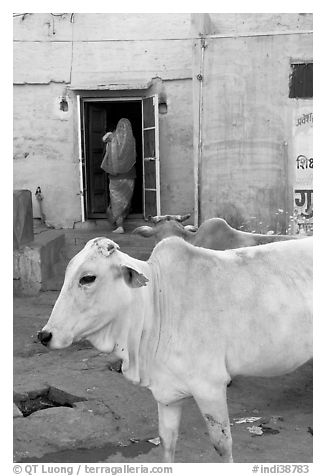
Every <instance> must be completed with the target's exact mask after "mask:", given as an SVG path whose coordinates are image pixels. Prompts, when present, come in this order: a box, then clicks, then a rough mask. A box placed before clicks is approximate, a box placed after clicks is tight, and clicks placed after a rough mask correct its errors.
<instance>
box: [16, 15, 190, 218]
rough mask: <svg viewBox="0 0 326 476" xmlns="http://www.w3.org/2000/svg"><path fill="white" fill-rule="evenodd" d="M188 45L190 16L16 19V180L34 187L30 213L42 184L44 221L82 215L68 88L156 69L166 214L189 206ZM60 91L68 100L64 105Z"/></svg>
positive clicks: (137, 77) (138, 77) (130, 79)
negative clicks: (161, 96) (162, 96)
mask: <svg viewBox="0 0 326 476" xmlns="http://www.w3.org/2000/svg"><path fill="white" fill-rule="evenodd" d="M191 45H192V40H191V37H190V14H79V13H76V14H74V16H73V17H72V16H71V14H65V15H63V16H62V17H61V16H52V15H51V14H49V13H45V14H30V15H27V16H26V17H24V18H23V17H16V18H14V187H15V188H25V189H30V190H31V191H32V194H33V212H34V216H36V217H37V216H39V208H38V203H37V201H36V200H35V197H34V193H35V190H36V187H37V186H40V187H41V189H42V193H43V195H44V200H43V207H44V213H45V216H46V220H47V222H48V223H50V224H52V225H55V226H56V227H70V226H73V223H74V222H76V221H79V220H80V219H81V207H80V197H79V195H78V194H79V188H80V187H79V170H78V128H77V106H76V93H75V92H74V90H70V87H72V88H76V87H80V88H81V89H82V88H83V87H84V88H85V89H87V88H89V87H96V86H97V85H99V86H100V87H101V88H102V87H103V84H104V85H107V84H109V83H118V84H119V83H134V82H143V83H146V82H149V81H150V80H151V79H152V78H154V77H157V76H158V77H160V78H162V80H163V86H164V89H165V92H166V95H167V105H168V112H167V114H165V115H161V116H160V132H161V134H160V159H161V203H162V213H182V212H184V211H188V210H192V209H193V207H194V205H193V162H192V161H193V146H192V135H193V117H192V81H191V78H192V65H191V62H192V56H191ZM138 93H139V91H138ZM142 93H143V94H144V91H142ZM87 94H88V95H89V93H87ZM106 94H108V93H103V92H101V93H99V94H98V95H100V96H102V95H104V96H105V95H106ZM117 95H119V94H117ZM120 95H122V93H121V94H120ZM123 95H125V93H123ZM61 97H65V98H67V100H68V111H66V112H64V111H61V110H60V99H61Z"/></svg>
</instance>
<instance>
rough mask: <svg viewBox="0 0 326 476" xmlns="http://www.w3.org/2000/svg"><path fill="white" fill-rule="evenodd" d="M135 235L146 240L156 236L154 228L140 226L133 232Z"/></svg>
mask: <svg viewBox="0 0 326 476" xmlns="http://www.w3.org/2000/svg"><path fill="white" fill-rule="evenodd" d="M133 233H135V234H136V235H141V236H144V237H145V238H149V237H150V236H153V234H154V228H152V227H151V226H146V225H145V226H138V227H137V228H135V229H134V230H133Z"/></svg>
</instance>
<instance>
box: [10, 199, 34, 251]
mask: <svg viewBox="0 0 326 476" xmlns="http://www.w3.org/2000/svg"><path fill="white" fill-rule="evenodd" d="M13 235H14V236H13V245H14V250H16V249H19V248H20V247H21V246H23V245H25V244H26V243H29V242H31V241H33V239H34V232H33V208H32V194H31V192H30V190H14V195H13Z"/></svg>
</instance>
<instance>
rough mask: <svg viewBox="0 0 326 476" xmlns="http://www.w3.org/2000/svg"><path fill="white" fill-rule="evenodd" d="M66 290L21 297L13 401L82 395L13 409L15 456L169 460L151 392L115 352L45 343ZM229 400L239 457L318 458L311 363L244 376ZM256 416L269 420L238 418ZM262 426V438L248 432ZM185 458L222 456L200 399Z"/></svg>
mask: <svg viewBox="0 0 326 476" xmlns="http://www.w3.org/2000/svg"><path fill="white" fill-rule="evenodd" d="M57 295H58V292H50V291H49V292H43V293H40V295H39V296H36V297H16V298H14V400H15V401H16V402H17V401H18V402H21V401H22V400H24V398H25V400H26V398H27V396H28V392H34V393H31V394H29V396H30V397H35V396H37V395H38V394H40V393H41V392H42V391H43V393H44V392H46V391H48V389H50V390H51V392H52V394H53V395H56V401H60V398H59V397H60V395H61V397H62V395H64V396H65V395H70V396H71V395H73V396H74V397H79V400H82V401H77V402H76V401H75V403H72V406H71V407H67V406H59V407H54V408H48V409H42V410H39V411H36V412H34V413H32V414H31V415H29V416H26V417H24V416H22V414H21V413H20V412H19V411H18V410H17V407H15V406H14V461H16V462H24V461H25V462H65V463H72V462H107V463H111V462H160V461H161V448H160V446H159V445H157V446H156V445H155V444H153V443H151V442H148V441H147V440H149V439H153V438H156V437H157V436H158V430H157V411H156V404H155V401H154V398H153V397H152V395H151V393H150V391H148V390H147V389H144V388H140V387H137V386H134V385H133V384H131V383H130V382H128V381H126V380H125V379H124V377H123V376H122V375H121V374H120V373H118V372H116V371H114V370H110V367H111V366H110V362H109V358H108V356H107V355H105V354H103V353H100V352H98V351H96V350H95V349H93V348H91V346H90V345H88V344H87V343H84V344H78V345H74V346H72V347H71V348H69V349H65V350H63V351H52V352H51V351H48V350H47V349H46V348H44V347H43V346H42V345H41V344H39V343H38V342H37V340H36V333H37V331H38V330H39V329H40V328H41V327H42V326H43V325H44V324H45V323H46V321H47V319H48V317H49V315H50V312H51V308H52V306H53V304H54V302H55V300H56V297H57ZM294 332H295V330H294ZM60 391H61V393H60ZM62 392H66V393H62ZM49 395H50V394H49ZM58 395H59V397H58ZM77 399H78V398H77ZM60 402H61V403H65V398H63V399H62V398H61V401H60ZM228 403H229V413H230V421H231V424H232V427H231V429H232V435H233V455H234V460H235V462H239V463H249V462H250V463H255V462H266V463H274V462H280V463H283V462H284V463H285V462H289V463H290V462H291V463H308V462H312V440H313V438H312V424H313V423H312V421H313V420H312V363H311V362H310V363H308V364H306V365H304V366H303V367H301V368H300V369H298V370H297V371H295V372H293V373H292V374H289V375H286V376H282V377H279V378H269V379H262V378H235V379H234V380H233V383H232V385H231V387H230V388H229V389H228ZM248 417H257V418H258V417H259V418H260V419H259V420H257V421H255V422H244V423H238V421H239V419H240V418H248ZM240 421H241V420H240ZM259 425H263V429H264V433H263V434H262V435H256V434H253V433H251V432H250V431H249V429H248V428H250V427H252V426H259ZM176 462H200V463H204V462H219V457H218V455H216V454H215V451H214V450H213V448H212V446H211V444H210V441H209V438H208V434H207V431H206V427H205V425H204V422H203V420H202V417H201V415H200V413H199V410H198V409H197V407H196V404H195V402H194V401H193V400H192V399H189V400H187V401H186V402H185V404H184V411H183V416H182V422H181V429H180V435H179V440H178V444H177V451H176Z"/></svg>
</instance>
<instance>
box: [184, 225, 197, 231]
mask: <svg viewBox="0 0 326 476" xmlns="http://www.w3.org/2000/svg"><path fill="white" fill-rule="evenodd" d="M184 228H185V230H187V231H197V230H198V227H197V226H195V225H186V226H185V227H184Z"/></svg>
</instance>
